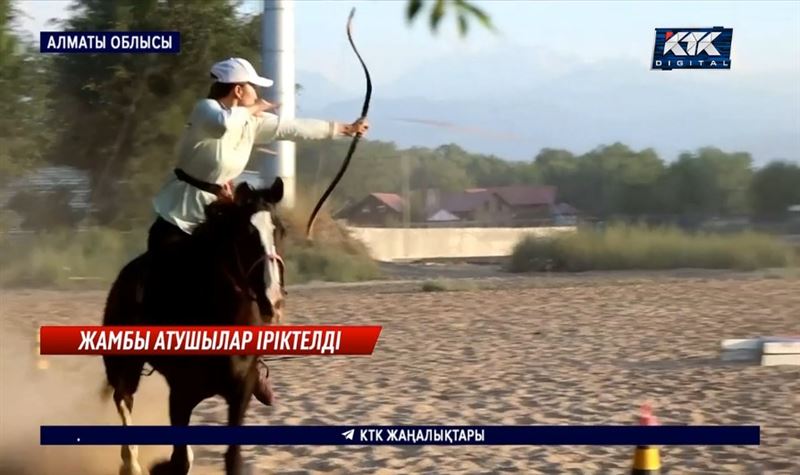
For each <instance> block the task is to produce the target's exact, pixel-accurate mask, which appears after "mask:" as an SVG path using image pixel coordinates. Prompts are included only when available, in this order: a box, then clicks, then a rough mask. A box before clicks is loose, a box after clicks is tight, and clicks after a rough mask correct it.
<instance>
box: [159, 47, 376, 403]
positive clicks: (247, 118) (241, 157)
mask: <svg viewBox="0 0 800 475" xmlns="http://www.w3.org/2000/svg"><path fill="white" fill-rule="evenodd" d="M211 77H212V78H213V80H214V83H213V84H212V85H211V89H210V91H209V93H208V97H207V98H206V99H201V100H199V101H197V103H196V104H195V106H194V110H193V111H192V112H191V115H190V116H189V120H188V123H187V126H186V128H185V129H184V131H183V134H182V136H181V138H180V142H179V145H178V150H177V155H178V165H177V168H176V169H175V170H174V174H173V175H172V176H170V177H169V179H168V180H167V182H166V183H165V184H164V186H163V187H162V188H161V190H160V191H159V192H158V194H157V196H156V197H155V199H154V205H155V206H154V207H155V211H156V214H157V217H156V220H155V222H154V223H153V224H152V226H151V227H150V231H149V236H148V241H147V247H148V251H149V250H158V249H163V247H164V246H165V245H168V244H170V243H174V242H176V241H181V240H184V239H186V238H187V237H188V236H189V235H190V234H191V233H192V230H193V229H194V228H195V226H197V225H198V224H199V223H200V222H202V221H203V220H204V208H205V206H206V205H208V204H210V203H212V202H214V201H215V200H217V199H231V198H232V193H233V186H232V182H233V180H234V179H235V178H236V177H238V176H239V175H240V174H241V173H242V172H243V171H244V169H245V166H246V165H247V162H248V160H249V158H250V154H251V152H252V150H253V145H254V144H265V143H269V142H271V141H273V140H296V139H326V138H336V137H345V136H353V135H355V134H356V133H360V134H362V135H363V134H365V133H366V132H367V130H368V129H369V124H368V122H367V120H366V119H363V120H362V119H359V120H357V121H355V122H353V123H352V124H345V123H340V122H335V121H328V120H319V119H287V118H282V117H280V116H279V115H276V114H275V113H273V112H271V111H275V110H276V109H277V107H278V106H277V105H275V104H271V103H269V102H267V101H266V100H264V99H261V98H259V97H258V92H257V90H256V87H270V86H272V84H273V81H272V80H270V79H267V78H265V77H262V76H260V75H259V74H258V73H257V72H256V70H255V69H254V68H253V66H252V65H251V64H250V62H248V61H247V60H245V59H242V58H228V59H226V60H224V61H220V62H218V63H216V64H214V65H213V66H212V67H211ZM263 291H264V292H266V291H267V289H263ZM261 310H262V313H263V312H264V311H265V309H263V308H262V309H261ZM260 363H261V364H260V365H259V381H258V384H256V386H255V388H256V389H255V390H254V396H255V397H256V399H258V400H259V401H260V402H261V403H263V404H265V405H267V406H271V405H272V403H273V391H272V387H271V384H270V380H269V368H267V366H266V364H264V362H263V361H260Z"/></svg>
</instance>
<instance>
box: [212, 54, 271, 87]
mask: <svg viewBox="0 0 800 475" xmlns="http://www.w3.org/2000/svg"><path fill="white" fill-rule="evenodd" d="M211 76H213V77H214V79H216V80H217V81H219V82H224V83H243V82H249V83H251V84H255V85H256V86H261V87H270V86H272V84H273V81H272V79H267V78H265V77H261V76H259V75H258V73H257V72H256V69H255V68H254V67H253V65H252V64H250V61H248V60H246V59H243V58H228V59H226V60H224V61H220V62H218V63H216V64H214V65H213V66H211Z"/></svg>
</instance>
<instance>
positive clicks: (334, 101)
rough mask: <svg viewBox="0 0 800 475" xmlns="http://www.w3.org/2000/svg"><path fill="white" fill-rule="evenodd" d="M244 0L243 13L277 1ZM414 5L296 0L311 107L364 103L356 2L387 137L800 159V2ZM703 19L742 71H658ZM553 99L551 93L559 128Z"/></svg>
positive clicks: (38, 11) (507, 152)
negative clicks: (420, 9)
mask: <svg viewBox="0 0 800 475" xmlns="http://www.w3.org/2000/svg"><path fill="white" fill-rule="evenodd" d="M244 3H245V5H244V7H243V12H245V13H255V12H258V11H259V10H260V8H261V6H262V4H263V3H262V2H261V1H259V0H247V1H246V2H244ZM406 3H407V2H406V0H371V1H369V0H367V1H364V0H361V1H346V0H336V1H332V0H298V1H297V2H295V19H296V21H295V36H296V65H297V69H298V76H299V78H300V79H299V80H300V82H301V83H303V84H304V85H306V84H308V85H309V86H313V87H309V89H313V90H308V91H304V92H303V95H301V98H300V99H301V100H300V105H301V107H302V106H305V108H306V110H310V111H317V112H326V113H328V112H329V113H335V114H336V117H337V118H339V115H343V116H344V117H346V116H349V115H352V114H354V113H350V112H349V111H356V110H358V107H359V105H358V103H360V101H361V98H362V96H363V91H364V77H363V72H362V71H361V68H360V66H359V64H358V62H357V60H356V58H355V56H354V55H353V53H352V51H351V49H350V46H349V44H348V42H347V37H346V34H345V25H346V21H347V15H348V13H349V11H350V8H352V7H353V6H355V7H356V9H357V14H356V20H355V31H354V34H355V41H356V44H357V45H358V47H359V50H360V51H361V54H362V55H363V57H364V59H365V61H366V62H367V64H368V65H369V68H370V72H371V74H372V78H373V83H374V86H375V91H377V92H376V94H375V96H374V97H375V101H374V102H377V103H376V104H375V106H376V107H373V109H372V110H373V111H374V113H373V114H372V118H373V119H374V121H373V124H374V125H375V126H376V127H374V129H375V133H374V134H373V137H374V138H376V139H381V140H383V139H386V140H395V141H397V142H398V144H401V145H412V144H413V145H417V144H418V145H435V144H439V143H448V142H450V141H455V142H457V143H459V144H462V145H463V146H466V147H467V148H468V149H470V150H474V151H481V152H484V153H498V154H500V156H503V157H507V158H525V157H530V156H531V155H532V154H533V153H535V151H536V150H538V149H539V148H541V147H565V148H569V149H571V150H575V151H582V150H587V149H589V148H591V147H593V146H596V145H598V144H600V143H610V142H613V141H616V140H621V141H623V142H625V143H630V144H633V145H634V146H642V147H644V146H654V147H656V149H657V150H659V152H663V153H664V156H665V158H667V159H670V158H671V157H675V156H676V154H677V153H678V152H679V151H680V150H685V149H692V148H695V147H699V146H703V145H709V144H712V145H718V146H720V145H721V146H728V147H731V149H737V150H745V151H750V152H752V153H754V154H755V157H756V158H757V160H761V161H763V160H767V159H772V158H775V157H783V158H787V159H791V160H800V1H773V2H769V1H734V2H722V1H706V2H702V1H692V2H681V1H663V2H658V1H567V0H561V1H536V2H534V1H526V0H513V1H512V0H507V1H503V0H490V1H486V0H484V1H480V0H478V1H476V2H475V3H477V4H478V5H480V6H482V7H483V8H484V9H485V10H486V11H487V12H488V13H489V14H490V15H491V17H492V19H493V22H494V23H495V25H496V26H497V29H498V30H499V33H498V34H497V35H493V34H491V33H489V32H487V31H485V30H483V29H481V27H480V26H479V25H477V24H475V25H474V26H473V29H472V31H471V32H470V35H469V36H468V37H467V38H466V39H462V38H460V37H459V36H458V35H457V34H456V31H455V28H454V26H455V25H454V23H455V21H454V18H452V17H450V18H446V19H445V27H444V28H443V30H442V31H441V32H440V33H439V35H433V34H432V33H431V32H430V30H429V28H428V25H427V22H426V19H427V18H420V19H418V21H417V22H416V23H415V24H413V25H411V26H409V25H407V24H406V22H405V15H404V13H405V7H406ZM17 4H18V6H19V8H20V10H22V12H23V13H24V14H25V15H26V18H24V19H23V21H21V22H20V26H21V27H22V28H24V29H26V30H28V31H30V32H31V33H32V34H35V35H36V37H38V32H39V31H41V30H42V29H55V28H54V27H50V28H48V27H47V26H46V22H47V19H48V18H51V17H57V18H64V17H65V15H66V14H67V6H68V5H69V1H63V0H62V1H57V0H26V1H21V2H17ZM697 26H700V27H710V26H724V27H729V28H733V49H732V69H731V70H726V71H719V70H717V71H698V70H693V71H670V72H665V71H650V69H649V68H650V60H651V58H652V54H653V42H654V36H655V31H654V29H655V28H663V27H670V28H672V27H674V28H679V27H697ZM309 73H311V74H309ZM312 76H316V77H317V79H314V77H312ZM562 84H563V87H559V85H562ZM537 88H538V89H537ZM582 94H583V95H582ZM606 98H607V100H606ZM380 101H384V102H383V104H381V103H380ZM386 101H395V102H393V103H392V102H386ZM543 101H544V102H548V103H551V104H550V106H552V107H551V108H550V109H549V111H550V113H551V114H553V116H552V117H553V119H551V120H550V122H548V117H547V116H544V115H543V114H545V113H547V110H548V109H547V106H548V104H543ZM403 107H407V108H410V109H412V110H411V111H407V112H410V113H411V114H414V116H415V117H423V116H424V117H425V118H430V119H434V118H438V119H440V120H447V121H451V122H454V123H459V124H461V125H466V126H469V125H474V126H480V127H484V128H491V129H493V130H501V131H511V132H514V133H517V134H522V135H524V136H525V140H524V141H523V142H520V143H511V142H508V143H506V142H501V141H491V140H489V139H486V138H482V137H475V136H472V137H470V136H468V135H465V134H463V133H460V134H459V133H455V132H453V133H451V132H449V131H446V130H443V129H436V131H432V132H430V133H428V132H425V131H424V130H423V129H421V128H416V129H413V128H408V127H407V128H406V129H401V128H400V127H401V126H400V125H398V124H396V123H391V122H387V121H385V120H384V122H382V123H380V124H379V123H377V121H378V120H381V117H380V114H381V112H383V113H384V116H388V115H390V114H395V112H398V113H399V111H400V110H401V109H403ZM554 108H555V109H554ZM615 114H616V115H617V116H618V117H616V119H615V117H614V115H615ZM581 118H584V119H586V118H589V119H594V120H587V121H586V122H585V123H581V122H580V119H581ZM626 118H627V119H626ZM612 119H614V120H612ZM665 119H669V120H668V121H667V122H669V123H666V122H665ZM553 121H559V124H565V126H566V125H570V126H572V127H573V128H574V129H575V133H572V132H570V133H564V131H563V130H562V129H564V128H565V127H561V129H559V127H554V126H553V124H552V122H553ZM665 126H666V128H665ZM548 127H549V128H551V129H552V130H550V132H548V130H547V129H548ZM670 127H671V128H670ZM426 134H427V135H426ZM674 137H680V140H677V139H675V138H674Z"/></svg>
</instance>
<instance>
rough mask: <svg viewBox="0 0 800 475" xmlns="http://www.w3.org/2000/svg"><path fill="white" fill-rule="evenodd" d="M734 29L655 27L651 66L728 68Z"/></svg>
mask: <svg viewBox="0 0 800 475" xmlns="http://www.w3.org/2000/svg"><path fill="white" fill-rule="evenodd" d="M732 40H733V28H723V27H721V26H715V27H713V28H656V46H655V50H654V51H653V66H652V69H661V70H665V71H669V70H671V69H730V68H731V41H732Z"/></svg>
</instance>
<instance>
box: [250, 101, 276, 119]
mask: <svg viewBox="0 0 800 475" xmlns="http://www.w3.org/2000/svg"><path fill="white" fill-rule="evenodd" d="M279 106H280V104H273V103H271V102H268V101H266V100H264V99H260V98H259V99H256V102H255V104H253V105H252V106H250V107H248V108H247V109H248V110H249V111H250V113H251V114H252V115H254V116H256V117H258V116H260V115H261V114H262V113H264V112H267V111H271V110H275V109H277V108H278V107H279Z"/></svg>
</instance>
